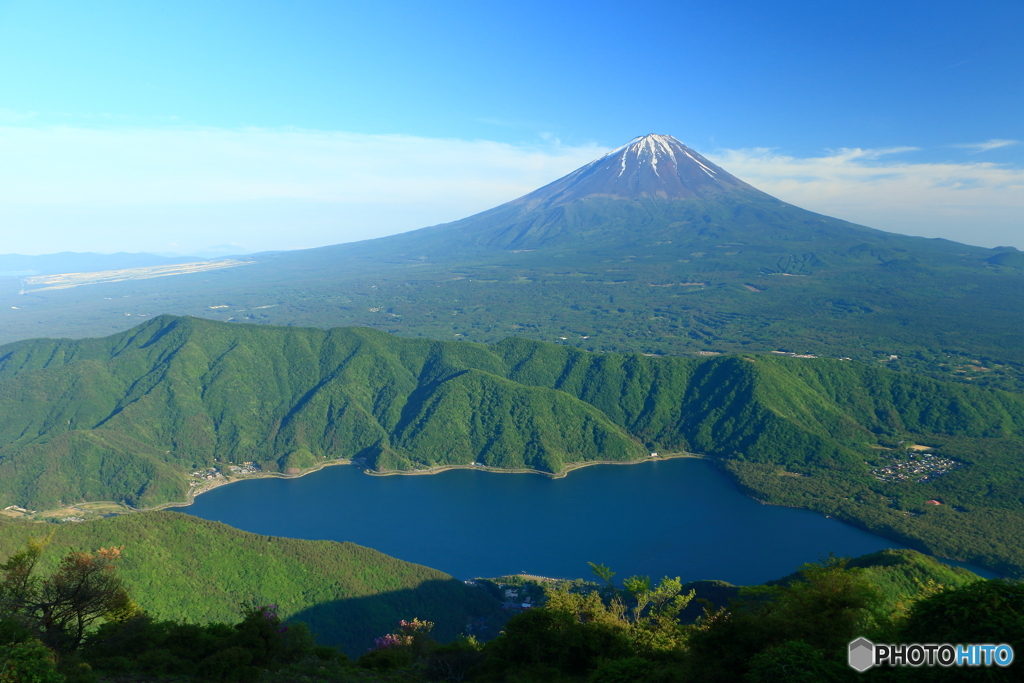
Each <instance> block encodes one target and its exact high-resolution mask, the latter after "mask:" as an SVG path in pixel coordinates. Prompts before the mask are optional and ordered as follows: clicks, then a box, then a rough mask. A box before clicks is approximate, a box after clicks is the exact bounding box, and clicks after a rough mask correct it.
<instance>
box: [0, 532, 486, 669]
mask: <svg viewBox="0 0 1024 683" xmlns="http://www.w3.org/2000/svg"><path fill="white" fill-rule="evenodd" d="M50 532H52V533H53V537H52V538H50V539H49V542H48V544H47V546H48V550H47V552H45V553H44V555H43V557H42V563H41V565H40V566H41V568H42V569H43V570H47V571H48V570H50V569H52V568H53V566H55V564H56V563H57V561H59V559H60V558H61V556H62V554H63V552H64V551H65V549H67V548H76V549H81V550H85V551H90V552H91V551H93V550H95V549H97V548H105V547H121V546H123V549H122V550H121V553H120V558H119V559H118V561H117V571H118V575H119V576H120V577H121V578H122V580H123V582H124V584H125V586H126V587H127V588H128V590H129V592H130V594H131V597H132V599H133V600H134V601H135V602H137V603H138V604H140V605H142V606H143V607H144V608H145V609H146V611H147V612H149V613H150V614H151V615H153V616H155V617H158V618H161V619H180V620H186V621H189V622H191V623H203V622H211V621H217V622H224V623H230V622H232V621H233V620H235V619H236V618H237V617H238V606H239V605H240V604H242V603H252V602H253V601H256V602H259V601H262V602H263V603H264V604H269V603H271V602H272V603H275V604H277V605H278V607H279V610H280V614H281V616H282V617H286V618H290V617H294V616H295V615H297V614H301V615H302V616H301V620H302V621H304V622H306V623H308V624H309V626H310V628H311V630H312V631H313V632H314V633H319V634H320V642H322V643H324V644H330V645H339V646H342V647H344V648H345V649H346V650H348V651H349V652H350V653H352V654H358V653H360V652H363V651H365V650H366V648H368V647H369V646H370V645H371V644H372V642H373V637H374V636H375V635H379V633H378V631H379V632H380V633H383V632H384V631H386V630H387V629H388V628H391V627H392V626H393V624H394V623H395V622H397V621H398V620H399V619H401V618H404V617H405V616H407V615H409V614H423V615H428V614H429V615H430V618H431V619H432V620H433V621H435V622H436V623H437V629H438V632H439V634H440V635H441V637H443V638H445V639H450V638H453V637H455V636H456V635H458V634H459V633H462V632H463V631H464V630H465V626H466V624H467V623H469V622H470V621H472V620H473V619H474V618H476V617H480V616H488V615H490V614H491V613H492V612H494V611H495V610H497V608H498V607H500V604H499V603H498V602H497V601H496V600H495V599H494V598H491V597H490V596H488V595H487V594H486V593H484V592H483V591H481V590H479V589H474V588H471V587H468V586H466V585H465V584H463V583H462V582H461V581H458V580H456V579H453V578H452V577H451V576H449V575H447V574H445V573H443V572H440V571H437V570H435V569H431V568H429V567H424V566H421V565H417V564H412V563H409V562H403V561H401V560H397V559H395V558H393V557H389V556H387V555H384V554H383V553H380V552H377V551H376V550H371V549H370V548H364V547H362V546H358V545H355V544H353V543H336V542H333V541H305V540H298V539H290V538H280V537H274V536H261V535H258V534H251V533H248V532H244V531H239V530H238V529H234V528H232V527H229V526H226V525H224V524H220V523H217V522H209V521H206V520H202V519H198V518H196V517H192V516H190V515H183V514H179V513H175V512H147V513H135V514H130V515H120V516H116V517H111V518H108V519H103V520H97V521H94V522H84V523H80V524H62V525H59V526H41V525H38V524H26V523H21V522H5V523H0V557H4V558H6V557H8V556H10V555H13V554H14V553H15V552H17V551H18V550H20V549H21V548H23V547H24V546H25V544H26V541H27V540H28V539H30V538H39V537H41V536H45V534H46V533H50Z"/></svg>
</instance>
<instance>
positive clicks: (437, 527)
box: [178, 458, 992, 584]
mask: <svg viewBox="0 0 1024 683" xmlns="http://www.w3.org/2000/svg"><path fill="white" fill-rule="evenodd" d="M178 509H179V511H181V512H185V513H188V514H191V515H195V516H197V517H201V518H203V519H209V520H215V521H220V522H224V523H225V524H229V525H231V526H233V527H236V528H239V529H244V530H246V531H251V532H254V533H259V534H265V535H268V536H287V537H291V538H305V539H328V540H334V541H351V542H353V543H358V544H359V545H364V546H368V547H370V548H375V549H377V550H380V551H381V552H384V553H387V554H388V555H392V556H394V557H397V558H400V559H402V560H407V561H409V562H416V563H419V564H424V565H427V566H429V567H434V568H435V569H440V570H442V571H444V572H447V573H449V574H452V575H453V576H455V577H457V578H460V579H466V578H472V577H476V576H500V575H504V574H515V573H520V572H525V573H528V574H537V575H541V576H552V577H560V578H576V577H589V576H590V569H589V567H588V566H587V562H596V563H601V564H606V565H608V566H609V567H611V568H612V569H613V570H615V571H616V572H618V575H619V577H620V578H621V577H626V576H631V575H634V574H640V575H647V576H651V577H655V578H660V577H662V576H679V577H681V578H682V579H683V581H693V580H697V579H721V580H723V581H728V582H730V583H734V584H753V583H761V582H764V581H768V580H771V579H776V578H779V577H781V576H784V575H786V574H789V573H791V572H793V571H795V570H796V569H797V568H798V567H799V566H800V565H801V564H803V563H805V562H814V561H816V560H818V559H820V558H821V557H822V556H824V555H827V554H828V553H829V552H834V553H836V554H837V555H845V556H850V557H856V556H858V555H863V554H866V553H870V552H874V551H877V550H881V549H883V548H903V547H905V546H902V545H899V544H898V543H894V542H892V541H888V540H886V539H884V538H881V537H879V536H875V535H873V534H869V533H867V532H865V531H862V530H860V529H857V528H854V527H852V526H849V525H847V524H843V523H842V522H839V521H837V520H834V519H828V518H826V517H824V516H822V515H820V514H817V513H813V512H809V511H806V510H797V509H793V508H785V507H775V506H771V505H762V504H760V503H758V502H757V501H755V500H753V499H751V498H749V497H747V496H745V495H744V494H743V493H741V492H740V491H739V489H737V488H736V486H735V485H733V483H732V482H731V481H729V479H728V478H726V477H725V475H723V474H722V473H721V472H719V471H718V470H717V469H715V467H714V466H713V465H711V463H709V462H707V461H704V460H699V459H694V458H679V459H674V460H666V461H661V462H645V463H642V464H637V465H628V466H626V465H619V466H616V465H597V466H593V467H585V468H582V469H579V470H576V471H573V472H571V473H570V474H569V475H568V476H567V477H564V478H562V479H550V478H548V477H545V476H540V475H532V474H502V473H491V472H480V471H473V470H451V471H448V472H442V473H440V474H435V475H429V476H388V477H373V476H367V475H366V474H364V473H363V472H362V470H361V469H359V468H356V467H352V466H333V467H327V468H324V469H323V470H321V471H319V472H315V473H313V474H309V475H307V476H305V477H301V478H297V479H257V480H253V481H247V482H241V483H237V484H232V485H229V486H222V487H220V488H217V489H214V490H212V491H209V492H207V493H204V494H202V495H201V496H198V497H197V498H196V501H195V503H194V504H192V505H191V506H189V507H185V508H178ZM961 566H967V565H961ZM968 568H970V569H972V570H974V571H978V572H979V573H983V574H984V575H986V576H992V574H991V573H990V572H983V571H982V570H980V569H978V568H976V567H968Z"/></svg>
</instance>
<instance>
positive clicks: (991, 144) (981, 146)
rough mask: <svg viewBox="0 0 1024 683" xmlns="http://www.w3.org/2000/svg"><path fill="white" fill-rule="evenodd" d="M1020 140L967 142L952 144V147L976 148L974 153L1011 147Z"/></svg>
mask: <svg viewBox="0 0 1024 683" xmlns="http://www.w3.org/2000/svg"><path fill="white" fill-rule="evenodd" d="M1018 142H1019V140H996V139H993V140H989V141H987V142H965V143H962V144H959V145H950V147H962V148H964V149H971V150H974V153H975V154H977V153H978V152H987V151H989V150H990V149H999V148H1000V147H1009V146H1010V145H1016V144H1017V143H1018Z"/></svg>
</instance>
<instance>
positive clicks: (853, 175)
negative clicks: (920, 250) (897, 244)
mask: <svg viewBox="0 0 1024 683" xmlns="http://www.w3.org/2000/svg"><path fill="white" fill-rule="evenodd" d="M912 149H913V148H891V149H878V150H871V149H841V150H838V151H834V152H830V153H828V154H826V155H824V156H820V157H809V158H799V157H793V156H789V155H785V154H780V153H778V152H775V151H774V150H771V149H740V150H720V151H718V152H716V153H708V154H706V156H708V158H710V159H712V160H713V161H715V163H717V164H719V165H720V166H722V167H723V168H725V169H726V170H727V171H729V172H730V173H732V174H733V175H735V176H737V177H739V178H742V179H743V180H745V181H746V182H748V183H750V184H751V185H754V186H755V187H757V188H759V189H761V190H764V191H765V192H767V193H769V194H771V195H774V196H776V197H778V198H779V199H782V200H784V201H787V202H790V203H791V204H796V205H797V206H802V207H803V208H806V209H810V210H812V211H816V212H818V213H823V214H827V215H830V216H835V217H837V218H843V219H845V220H848V221H852V222H854V223H860V224H862V225H868V226H871V227H873V228H879V229H881V230H888V231H890V232H899V233H903V234H907V235H920V236H924V237H944V238H946V239H952V240H956V241H958V242H967V243H969V244H977V245H980V246H988V247H993V246H997V245H1003V244H1008V245H1013V246H1018V247H1024V169H1020V168H1013V167H1008V166H1004V165H999V164H993V163H983V162H978V163H968V164H958V163H915V162H911V161H904V160H900V159H894V158H886V157H891V156H892V155H894V154H897V153H899V152H905V151H909V150H912Z"/></svg>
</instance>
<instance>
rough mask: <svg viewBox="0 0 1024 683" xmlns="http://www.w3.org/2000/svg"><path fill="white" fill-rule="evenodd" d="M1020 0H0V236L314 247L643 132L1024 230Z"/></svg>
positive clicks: (888, 215)
mask: <svg viewBox="0 0 1024 683" xmlns="http://www.w3.org/2000/svg"><path fill="white" fill-rule="evenodd" d="M1021 26H1024V4H1022V3H1020V2H1019V1H1018V0H1008V1H1005V2H981V3H975V4H972V5H969V4H967V3H963V2H955V3H954V2H936V1H932V2H916V1H914V0H905V1H901V2H898V3H893V2H885V3H883V2H873V1H862V2H856V3H821V2H785V1H778V2H772V3H766V2H763V1H762V2H747V1H740V0H737V1H733V2H729V1H720V2H714V3H709V2H706V1H705V2H700V3H697V2H687V1H685V0H677V1H676V2H647V3H629V4H627V3H611V2H558V1H548V2H523V1H519V2H515V3H513V2H501V1H499V2H487V3H480V2H434V3H425V2H409V1H388V0H383V1H377V2H374V3H362V2H361V3H355V2H301V1H291V2H260V1H253V0H249V1H247V2H244V3H243V2H226V1H220V2H212V3H211V2H203V3H199V2H188V1H179V2H176V3H150V2H144V3H140V2H103V1H95V2H89V3H81V2H72V1H66V2H47V1H46V0H33V1H31V2H25V1H4V0H0V239H2V240H3V243H0V253H4V252H7V253H10V252H19V253H47V252H53V251H59V250H64V249H70V250H75V251H85V250H95V251H116V250H126V251H139V250H147V251H157V252H161V251H163V252H174V251H177V252H182V253H188V252H190V251H196V250H199V249H203V248H206V247H210V246H213V245H218V244H229V245H233V247H232V248H234V249H236V250H239V251H242V250H246V251H248V250H262V249H282V248H297V247H311V246H319V245H322V244H332V243H337V242H343V241H350V240H353V239H361V238H365V237H371V236H377V235H382V234H388V233H391V232H397V231H402V230H408V229H413V228H416V227H422V226H424V225H429V224H433V223H438V222H442V221H447V220H454V219H457V218H460V217H463V216H465V215H468V214H470V213H473V212H475V211H479V210H483V209H486V208H489V207H490V206H493V205H495V204H498V203H500V202H502V201H507V200H508V199H512V198H514V197H515V196H518V195H520V194H523V193H525V192H527V191H529V190H531V189H533V188H534V187H537V186H539V185H541V184H544V183H546V182H549V181H551V180H554V179H555V178H557V177H559V176H560V175H562V174H564V173H566V172H568V171H570V170H572V169H573V168H576V167H577V166H579V165H581V164H583V163H586V162H587V161H589V160H591V159H593V158H594V157H596V156H599V155H600V154H602V153H603V152H605V151H607V150H608V149H610V148H612V147H615V146H618V145H620V144H622V143H624V142H626V141H628V140H629V139H630V138H632V137H634V136H636V135H640V134H645V133H650V132H657V133H665V134H670V135H674V136H676V137H677V138H679V139H680V140H682V141H683V142H685V143H686V144H688V145H690V146H691V147H693V148H695V149H697V150H698V151H700V152H702V153H704V154H706V155H707V156H709V157H711V158H712V159H713V160H715V161H717V162H719V163H720V164H721V165H723V166H724V167H725V168H726V169H727V170H729V171H730V172H732V173H733V174H735V175H737V176H739V177H741V178H743V179H744V180H747V181H748V182H751V183H752V184H754V185H756V186H758V187H760V188H761V189H764V190H765V191H768V192H770V193H772V194H775V195H776V196H779V197H780V198H782V199H785V200H787V201H791V202H793V203H795V204H798V205H801V206H804V207H806V208H810V209H813V210H817V211H821V212H823V213H829V214H831V215H836V216H838V217H841V218H846V219H848V220H853V221H856V222H861V223H864V224H867V225H871V226H873V227H878V228H882V229H886V230H892V231H896V232H904V233H908V234H921V235H928V236H941V237H947V238H950V239H958V240H960V241H966V242H970V243H974V244H981V245H984V246H996V245H997V244H1012V245H1014V246H1017V247H1020V248H1024V238H1022V236H1024V144H1022V143H1021V142H1019V141H1024V45H1022V43H1024V41H1021V40H1020V27H1021Z"/></svg>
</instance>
